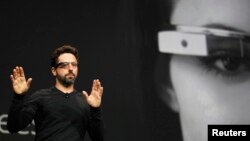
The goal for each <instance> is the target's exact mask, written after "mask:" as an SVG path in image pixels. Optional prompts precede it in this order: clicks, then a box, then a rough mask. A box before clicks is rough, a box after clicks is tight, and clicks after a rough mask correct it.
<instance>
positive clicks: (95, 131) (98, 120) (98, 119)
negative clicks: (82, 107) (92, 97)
mask: <svg viewBox="0 0 250 141" xmlns="http://www.w3.org/2000/svg"><path fill="white" fill-rule="evenodd" d="M88 133H89V136H90V138H91V139H92V140H93V141H104V123H103V117H102V110H101V108H100V107H99V108H93V107H90V122H89V128H88Z"/></svg>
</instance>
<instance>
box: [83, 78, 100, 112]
mask: <svg viewBox="0 0 250 141" xmlns="http://www.w3.org/2000/svg"><path fill="white" fill-rule="evenodd" d="M82 93H83V95H84V96H85V98H86V100H87V102H88V104H89V105H90V106H92V107H95V108H97V107H100V105H101V101H102V94H103V87H102V85H101V82H100V81H99V80H98V79H95V80H94V81H93V85H92V90H91V93H90V95H88V93H87V92H86V91H83V92H82Z"/></svg>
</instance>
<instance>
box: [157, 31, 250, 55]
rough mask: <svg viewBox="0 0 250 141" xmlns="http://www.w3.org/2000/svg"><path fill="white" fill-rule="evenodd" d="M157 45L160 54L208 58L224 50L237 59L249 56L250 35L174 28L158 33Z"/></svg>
mask: <svg viewBox="0 0 250 141" xmlns="http://www.w3.org/2000/svg"><path fill="white" fill-rule="evenodd" d="M158 44H159V51H160V52H162V53H172V54H182V55H195V56H209V55H210V54H211V53H213V52H214V51H216V50H226V51H228V52H231V53H232V54H234V55H236V56H238V57H246V56H248V57H249V56H250V35H249V34H246V33H242V32H236V31H230V30H224V29H213V28H206V27H189V26H176V30H173V31H160V32H159V33H158Z"/></svg>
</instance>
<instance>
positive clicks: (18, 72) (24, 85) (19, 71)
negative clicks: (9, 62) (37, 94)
mask: <svg viewBox="0 0 250 141" xmlns="http://www.w3.org/2000/svg"><path fill="white" fill-rule="evenodd" d="M10 79H11V81H12V87H13V90H14V92H15V93H16V94H19V95H23V94H24V93H25V92H27V91H28V90H29V88H30V84H31V81H32V78H29V79H28V80H27V81H26V78H25V74H24V70H23V68H22V67H19V66H16V68H14V69H13V72H12V74H11V75H10Z"/></svg>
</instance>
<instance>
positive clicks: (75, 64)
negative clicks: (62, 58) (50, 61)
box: [55, 62, 78, 69]
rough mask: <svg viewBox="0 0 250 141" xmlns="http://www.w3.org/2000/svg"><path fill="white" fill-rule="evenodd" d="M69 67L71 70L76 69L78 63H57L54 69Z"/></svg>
mask: <svg viewBox="0 0 250 141" xmlns="http://www.w3.org/2000/svg"><path fill="white" fill-rule="evenodd" d="M70 65H71V66H72V67H73V68H76V67H78V63H77V62H60V63H58V64H56V65H55V68H63V69H68V68H69V66H70Z"/></svg>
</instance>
